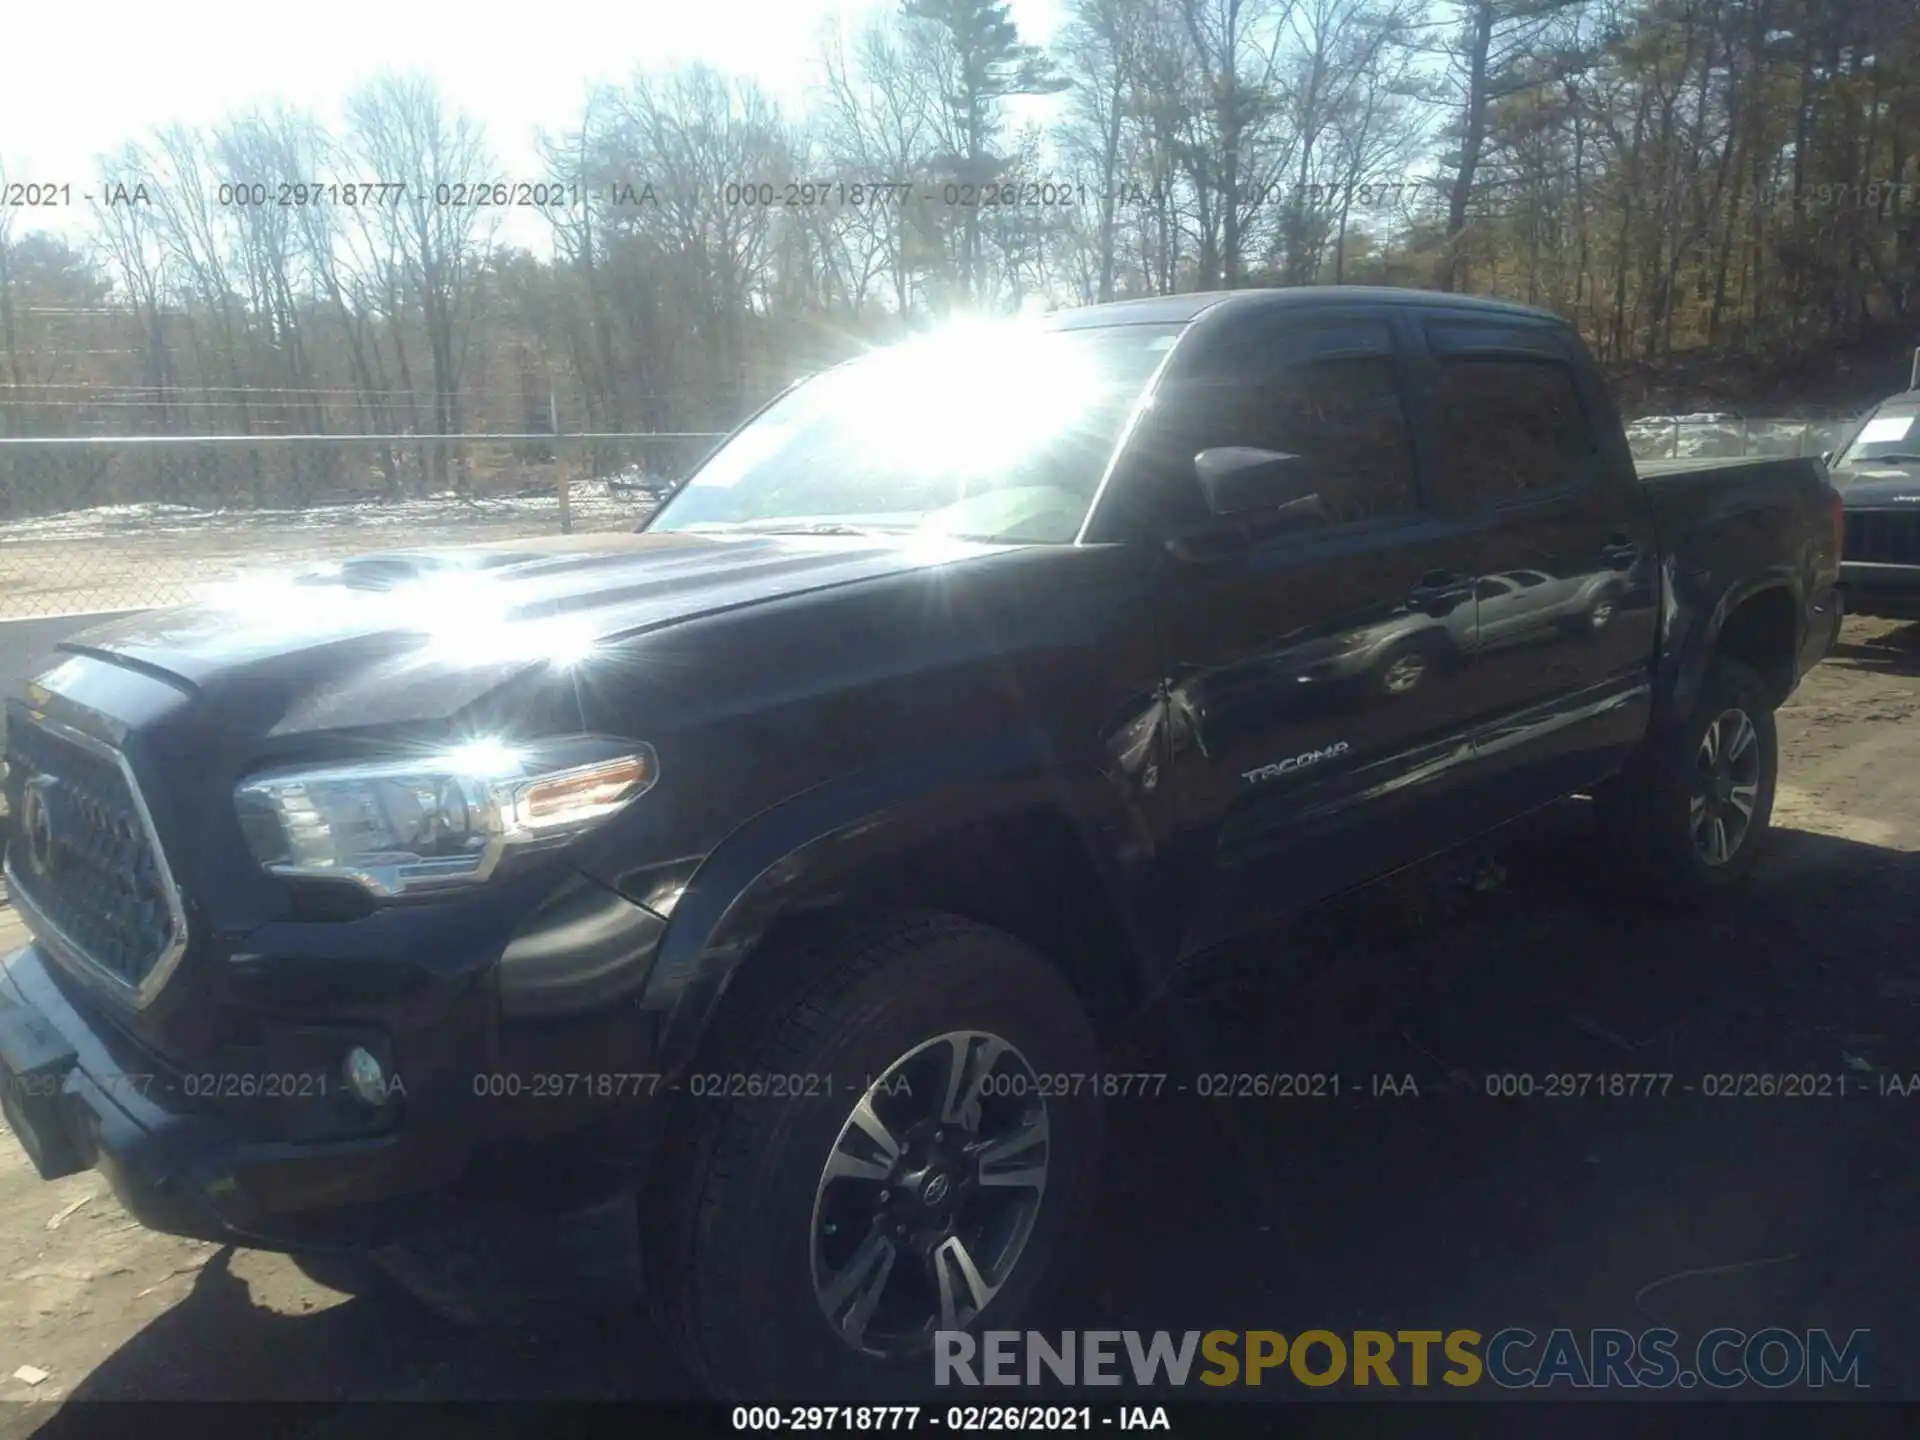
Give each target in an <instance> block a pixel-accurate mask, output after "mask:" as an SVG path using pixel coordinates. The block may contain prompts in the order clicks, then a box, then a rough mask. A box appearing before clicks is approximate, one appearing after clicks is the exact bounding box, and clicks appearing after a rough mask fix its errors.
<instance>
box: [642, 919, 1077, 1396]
mask: <svg viewBox="0 0 1920 1440" xmlns="http://www.w3.org/2000/svg"><path fill="white" fill-rule="evenodd" d="M753 963H754V965H755V968H756V969H757V970H758V971H759V972H760V974H761V975H762V976H764V977H767V981H770V982H771V983H767V981H761V982H758V983H760V984H762V985H763V986H764V989H763V990H762V991H760V992H757V993H754V994H752V995H750V996H748V997H745V999H744V1001H743V1003H742V1006H741V1008H740V1009H738V1010H736V1011H735V1013H734V1014H732V1015H731V1016H729V1017H727V1018H726V1019H725V1020H723V1023H724V1024H725V1025H726V1027H727V1029H726V1033H725V1035H724V1037H723V1045H724V1058H716V1059H714V1060H712V1061H707V1062H702V1064H701V1067H700V1068H701V1070H702V1072H703V1073H705V1074H706V1075H707V1076H708V1078H710V1079H711V1080H713V1081H714V1082H715V1083H716V1085H717V1086H718V1088H720V1089H721V1091H722V1094H721V1095H720V1096H719V1097H718V1098H710V1099H705V1100H702V1099H697V1098H694V1099H690V1101H689V1104H688V1109H687V1116H686V1128H685V1131H684V1134H683V1136H682V1137H681V1139H680V1141H679V1143H678V1144H677V1145H676V1146H675V1148H674V1151H673V1152H672V1153H671V1157H670V1160H669V1164H668V1167H667V1169H666V1171H665V1173H664V1174H663V1175H662V1176H661V1182H662V1183H661V1184H660V1186H659V1187H658V1193H657V1195H656V1196H655V1197H653V1198H652V1199H651V1201H650V1203H649V1207H648V1220H647V1222H646V1225H645V1229H646V1230H647V1232H648V1238H649V1243H650V1245H651V1247H652V1255H651V1256H650V1259H651V1260H652V1262H653V1264H652V1268H651V1275H652V1286H651V1288H652V1292H653V1294H654V1298H655V1301H656V1304H657V1305H658V1306H659V1308H660V1311H661V1319H662V1320H663V1322H664V1324H665V1328H666V1329H667V1331H668V1333H669V1334H670V1335H671V1336H672V1337H673V1339H674V1342H675V1344H676V1346H677V1348H678V1349H679V1350H680V1352H681V1354H682V1358H683V1359H684V1360H685V1361H686V1362H687V1364H688V1365H689V1366H690V1368H692V1369H693V1370H694V1371H695V1373H696V1374H697V1375H699V1376H700V1377H701V1378H702V1379H703V1380H704V1381H705V1382H706V1383H707V1384H708V1385H709V1386H710V1387H711V1388H713V1389H715V1390H717V1391H719V1392H720V1393H722V1394H724V1395H727V1396H730V1397H734V1398H756V1397H757V1398H760V1399H767V1398H774V1399H787V1398H798V1397H807V1396H812V1395H821V1396H833V1395H842V1396H844V1395H846V1394H849V1393H859V1394H874V1395H897V1394H905V1393H912V1392H916V1391H921V1390H925V1389H929V1388H931V1386H932V1384H933V1365H932V1359H931V1353H932V1348H933V1343H934V1335H935V1333H936V1332H937V1331H941V1330H971V1329H976V1328H978V1327H979V1326H981V1325H983V1324H985V1325H990V1326H991V1327H993V1328H995V1329H1007V1328H1018V1326H1019V1323H1020V1316H1021V1315H1022V1313H1023V1312H1025V1311H1026V1310H1027V1309H1028V1308H1029V1307H1030V1306H1031V1304H1032V1302H1033V1300H1034V1298H1035V1295H1036V1293H1037V1291H1038V1290H1039V1288H1040V1286H1041V1285H1042V1284H1043V1282H1044V1281H1045V1280H1047V1279H1048V1278H1050V1276H1052V1275H1055V1274H1057V1271H1058V1268H1059V1264H1058V1262H1059V1261H1060V1259H1061V1255H1062V1252H1063V1250H1064V1248H1065V1240H1066V1237H1067V1236H1068V1235H1069V1234H1070V1233H1071V1231H1072V1229H1073V1228H1074V1225H1075V1223H1076V1222H1077V1221H1078V1220H1079V1219H1080V1218H1081V1217H1082V1216H1083V1214H1084V1211H1085V1209H1086V1207H1087V1205H1088V1204H1089V1202H1090V1200H1091V1198H1092V1192H1093V1187H1094V1178H1095V1169H1096V1165H1097V1158H1098V1151H1099V1145H1100V1107H1099V1100H1098V1097H1097V1096H1096V1095H1094V1094H1093V1093H1091V1090H1090V1089H1087V1088H1085V1087H1083V1086H1081V1085H1079V1084H1077V1083H1075V1084H1065V1083H1062V1078H1063V1077H1072V1076H1076V1075H1079V1076H1086V1075H1090V1073H1091V1072H1092V1071H1093V1069H1094V1068H1095V1059H1094V1056H1095V1050H1094V1045H1093V1038H1092V1034H1091V1031H1090V1029H1089V1026H1088V1024H1087V1021H1086V1018H1085V1016H1084V1015H1083V1013H1082V1012H1081V1009H1080V1006H1079V1004H1078V1003H1077V1001H1076V999H1075V997H1074V995H1073V993H1072V991H1071V990H1070V989H1069V988H1068V987H1067V985H1066V983H1065V981H1064V980H1063V979H1062V978H1061V977H1060V975H1059V973H1058V972H1057V971H1055V970H1054V968H1053V967H1052V966H1051V965H1049V964H1048V963H1047V962H1046V961H1045V960H1044V959H1043V958H1042V957H1041V956H1039V955H1038V954H1037V953H1035V952H1034V951H1033V950H1031V949H1029V948H1028V947H1027V946H1026V945H1024V944H1022V943H1021V942H1020V941H1018V940H1015V939H1013V938H1012V937H1011V936H1008V935H1005V934H1002V933H1000V932H998V931H994V930H989V929H986V928H984V927H982V926H978V925H974V924H971V923H968V922H965V921H961V920H957V919H953V918H950V917H945V916H917V917H901V918H898V919H891V920H886V921H881V922H878V923H876V924H874V925H873V926H871V927H869V928H867V929H865V930H863V931H861V932H859V933H857V934H856V935H854V936H853V937H851V938H850V939H842V940H841V941H840V942H839V943H838V944H837V945H831V946H830V945H829V943H828V942H825V941H821V942H816V943H814V944H812V945H796V946H786V947H781V948H780V949H779V951H778V952H777V953H769V954H766V955H761V956H758V957H756V960H755V961H754V962H753ZM800 977H812V978H811V979H810V980H808V979H802V978H800ZM746 983H756V981H755V980H753V979H752V978H750V979H749V980H748V981H747V982H746ZM756 1075H757V1076H762V1077H765V1078H766V1079H767V1080H768V1081H775V1080H777V1081H778V1088H779V1090H780V1091H781V1092H782V1093H780V1094H777V1095H775V1094H772V1093H770V1092H769V1093H767V1094H766V1095H765V1096H764V1098H755V1096H754V1091H755V1090H756V1088H758V1089H766V1088H767V1087H766V1086H758V1087H756V1085H755V1084H754V1083H753V1077H755V1076H756ZM735 1077H744V1079H745V1083H744V1084H743V1083H741V1082H740V1081H739V1080H737V1079H736V1078H735ZM1043 1077H1045V1079H1044V1083H1043ZM743 1091H744V1092H745V1093H744V1094H742V1093H741V1092H743Z"/></svg>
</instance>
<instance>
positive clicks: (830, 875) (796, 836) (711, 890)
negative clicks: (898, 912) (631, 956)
mask: <svg viewBox="0 0 1920 1440" xmlns="http://www.w3.org/2000/svg"><path fill="white" fill-rule="evenodd" d="M1035 810H1045V811H1050V812H1052V813H1053V814H1055V815H1057V816H1060V817H1061V818H1063V819H1065V820H1066V821H1067V823H1068V824H1069V826H1070V827H1071V828H1072V829H1073V830H1074V831H1075V833H1076V834H1078V836H1079V837H1080V841H1081V844H1082V847H1083V850H1084V851H1085V858H1086V859H1087V860H1088V861H1089V862H1090V863H1091V864H1092V865H1093V867H1094V869H1095V871H1096V873H1098V874H1100V875H1101V877H1102V879H1103V881H1105V882H1106V884H1107V885H1108V886H1109V887H1110V889H1112V890H1113V891H1114V892H1115V893H1120V887H1121V886H1122V885H1123V883H1124V882H1123V880H1122V877H1121V873H1120V867H1119V865H1118V863H1117V861H1116V860H1115V858H1114V855H1113V850H1112V847H1111V846H1110V845H1106V844H1102V843H1100V840H1099V839H1098V836H1099V835H1100V833H1101V832H1103V831H1104V832H1106V833H1108V834H1118V833H1126V832H1127V831H1130V830H1132V829H1133V828H1134V826H1135V823H1136V822H1135V820H1134V818H1133V816H1132V814H1131V812H1130V810H1129V807H1128V805H1127V802H1126V801H1125V799H1124V798H1123V796H1122V793H1121V791H1120V789H1119V788H1118V786H1117V785H1116V784H1115V783H1114V782H1113V781H1112V780H1110V779H1109V778H1108V777H1106V776H1105V775H1102V774H1100V773H1098V772H1096V771H1093V770H1091V769H1088V768H1080V769H1071V768H1068V767H1066V766H1063V765H1061V764H1060V763H1059V762H1058V761H1057V760H1056V759H1055V758H1054V753H1053V750H1052V747H1051V745H1050V743H1049V741H1048V739H1047V737H1046V736H1044V735H1042V734H1039V733H1037V732H1031V731H1024V732H1011V733H1004V734H1000V735H996V736H992V737H989V738H987V739H985V740H981V741H974V742H970V743H966V744H964V745H959V746H954V747H951V748H947V749H943V750H941V751H939V752H935V753H933V754H928V753H926V752H921V753H919V754H917V755H914V756H911V757H906V758H903V759H901V760H897V761H892V762H888V763H885V764H882V765H878V766H875V767H872V768H871V769H868V770H863V771H857V772H855V773H853V774H851V775H847V776H843V777H841V778H839V779H837V780H833V781H829V782H828V783H826V784H824V785H820V786H817V787H815V788H813V789H810V790H806V791H803V792H801V793H800V794H798V795H795V796H793V797H792V798H790V799H788V800H785V801H783V802H781V803H780V804H778V805H775V806H773V807H772V808H771V809H768V810H764V811H762V812H760V814H758V815H757V816H755V817H754V818H752V819H751V820H748V821H746V822H745V823H744V824H742V825H741V826H740V827H739V828H738V829H736V830H734V831H733V832H732V833H731V834H730V835H728V837H727V838H726V839H725V840H723V841H722V842H721V843H720V844H719V845H718V846H716V847H715V848H714V849H713V851H712V852H711V853H709V854H708V855H707V856H706V858H705V859H703V860H702V861H701V862H700V864H699V866H698V867H697V868H696V869H695V871H694V872H693V875H692V876H691V878H690V879H689V881H688V883H687V886H686V889H685V890H684V891H683V892H682V894H681V895H680V897H679V899H678V900H677V901H676V902H675V904H674V907H673V912H672V915H671V917H670V919H669V921H668V925H667V930H666V933H665V934H664V935H663V936H662V938H661V944H660V951H659V955H658V958H657V960H656V961H655V963H654V966H653V968H652V971H651V973H650V974H649V976H648V978H647V984H646V989H645V992H644V993H643V995H642V997H641V1004H642V1005H643V1006H644V1007H645V1008H646V1009H648V1010H652V1011H654V1012H656V1013H657V1014H660V1015H662V1016H663V1019H662V1021H661V1029H660V1032H659V1035H658V1042H657V1045H656V1047H655V1059H656V1064H655V1068H656V1069H657V1070H659V1071H660V1072H662V1073H663V1074H676V1073H678V1072H679V1071H680V1070H681V1069H682V1068H684V1067H685V1066H686V1065H687V1064H689V1063H690V1062H691V1060H692V1058H693V1055H694V1053H695V1051H696V1049H697V1047H698V1045H699V1043H700V1040H701V1039H702V1037H703V1036H704V1035H705V1033H706V1030H707V1026H708V1023H709V1021H710V1020H711V1019H712V1017H713V1015H714V1012H715V1010H716V1009H717V1007H718V1006H719V1003H720V999H721V997H722V995H723V994H724V993H725V991H726V988H727V986H728V985H729V984H730V983H731V982H732V980H733V978H734V976H735V975H736V974H737V973H738V971H739V968H740V965H741V963H742V961H744V960H745V959H746V957H747V956H748V954H750V953H751V951H752V950H753V948H754V946H755V945H756V944H757V943H758V942H759V940H760V939H761V938H762V937H763V936H764V935H765V934H766V933H767V931H768V930H769V929H770V928H771V927H772V925H773V924H774V922H775V921H777V920H778V919H780V918H781V917H782V916H784V915H786V914H788V913H790V909H791V906H792V905H793V903H794V902H795V901H796V899H798V898H800V897H802V896H803V895H804V894H806V893H808V892H811V891H813V890H815V889H816V888H818V887H820V886H822V885H828V884H831V882H832V881H833V880H834V879H835V878H836V877H839V876H844V875H849V874H852V873H854V872H855V871H857V870H858V869H859V868H860V867H861V866H863V865H865V864H867V863H869V862H871V861H873V860H875V859H881V858H885V857H888V856H891V855H895V854H898V853H899V852H900V851H901V850H903V849H904V848H905V847H907V846H909V845H912V844H915V843H918V842H922V841H925V840H928V839H932V838H935V837H937V836H938V835H940V834H941V833H943V832H945V831H951V830H957V829H959V828H961V827H963V826H967V825H971V824H975V823H978V822H980V821H983V820H990V819H992V818H994V817H996V816H1011V815H1016V814H1022V813H1032V812H1033V811H1035Z"/></svg>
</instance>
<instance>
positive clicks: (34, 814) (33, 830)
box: [20, 775, 54, 876]
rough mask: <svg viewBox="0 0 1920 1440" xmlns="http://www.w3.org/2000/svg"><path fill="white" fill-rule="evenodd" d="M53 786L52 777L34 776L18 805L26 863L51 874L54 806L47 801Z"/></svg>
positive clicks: (35, 871)
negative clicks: (25, 848) (48, 793)
mask: <svg viewBox="0 0 1920 1440" xmlns="http://www.w3.org/2000/svg"><path fill="white" fill-rule="evenodd" d="M52 787H53V777H52V776H50V775H36V776H34V777H33V779H31V780H29V781H28V782H27V793H26V798H25V799H24V800H23V801H22V802H21V805H20V833H21V834H22V835H23V836H25V837H26V842H27V864H28V865H29V866H31V867H32V869H33V873H34V874H36V875H40V876H47V875H51V874H52V873H53V857H54V848H53V807H52V806H51V805H50V804H48V803H47V792H48V790H50V789H51V788H52Z"/></svg>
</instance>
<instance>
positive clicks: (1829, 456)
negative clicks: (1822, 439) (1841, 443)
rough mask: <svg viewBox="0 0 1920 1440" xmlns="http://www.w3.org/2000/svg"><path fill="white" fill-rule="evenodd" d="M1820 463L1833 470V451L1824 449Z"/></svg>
mask: <svg viewBox="0 0 1920 1440" xmlns="http://www.w3.org/2000/svg"><path fill="white" fill-rule="evenodd" d="M1820 463H1821V464H1822V465H1824V466H1826V467H1827V468H1828V469H1829V470H1831V469H1832V468H1833V451H1831V450H1822V451H1821V452H1820Z"/></svg>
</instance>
